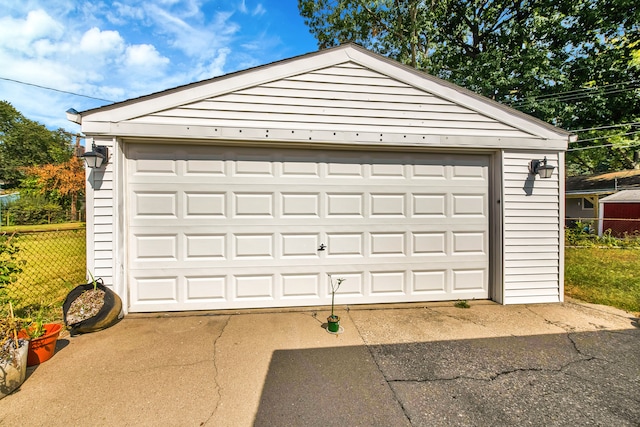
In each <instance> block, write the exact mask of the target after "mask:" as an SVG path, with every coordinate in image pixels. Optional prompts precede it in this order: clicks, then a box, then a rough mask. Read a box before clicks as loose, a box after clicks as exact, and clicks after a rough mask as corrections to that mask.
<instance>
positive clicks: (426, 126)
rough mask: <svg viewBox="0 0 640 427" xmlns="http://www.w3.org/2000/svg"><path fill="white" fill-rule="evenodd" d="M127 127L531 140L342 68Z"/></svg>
mask: <svg viewBox="0 0 640 427" xmlns="http://www.w3.org/2000/svg"><path fill="white" fill-rule="evenodd" d="M130 122H132V123H156V124H163V125H167V124H177V125H181V124H182V125H191V126H219V127H223V128H226V127H228V128H239V127H244V126H247V123H250V127H252V128H263V129H283V128H285V129H291V130H293V131H295V130H309V129H311V130H316V131H335V132H353V131H358V132H365V133H379V134H380V136H381V137H382V136H384V134H389V133H394V134H397V133H410V134H432V135H474V136H499V137H530V136H531V135H530V134H527V133H525V132H523V131H521V130H519V129H516V128H514V127H512V126H509V125H506V124H503V123H501V122H499V121H498V120H495V119H493V118H490V117H487V116H485V115H483V114H480V113H478V112H476V111H473V110H471V109H468V108H465V107H461V106H458V105H456V104H455V103H453V102H450V101H447V100H445V99H442V98H440V97H437V96H434V95H433V94H430V93H428V92H426V91H424V90H421V89H417V88H415V87H412V86H410V85H408V84H406V83H403V82H400V81H398V80H394V79H392V78H390V77H388V76H385V75H383V74H380V73H377V72H374V71H371V70H367V69H366V68H363V67H361V66H358V65H356V64H354V63H345V64H340V65H338V66H333V67H329V68H325V69H322V70H318V71H314V72H310V73H305V74H303V75H298V76H293V77H289V78H284V79H281V80H278V81H274V82H269V83H264V84H262V85H258V86H255V87H250V88H246V89H240V90H237V91H235V92H232V93H228V94H223V95H220V96H216V97H212V98H207V99H205V100H202V101H197V102H193V103H189V104H185V105H182V106H180V107H177V108H171V109H167V110H164V111H160V112H157V113H154V114H150V115H147V116H144V117H139V118H136V119H133V120H130Z"/></svg>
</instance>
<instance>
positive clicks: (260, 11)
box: [251, 3, 267, 16]
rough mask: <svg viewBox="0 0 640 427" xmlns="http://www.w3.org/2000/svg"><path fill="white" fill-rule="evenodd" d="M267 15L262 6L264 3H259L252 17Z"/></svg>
mask: <svg viewBox="0 0 640 427" xmlns="http://www.w3.org/2000/svg"><path fill="white" fill-rule="evenodd" d="M265 13H267V10H266V9H265V8H264V7H263V6H262V3H258V5H257V6H256V8H255V9H253V12H251V15H252V16H261V15H264V14H265Z"/></svg>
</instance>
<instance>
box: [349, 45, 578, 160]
mask: <svg viewBox="0 0 640 427" xmlns="http://www.w3.org/2000/svg"><path fill="white" fill-rule="evenodd" d="M345 53H347V54H348V55H349V57H350V58H351V59H352V60H353V61H354V62H356V63H358V64H360V65H362V66H365V67H368V68H371V69H372V70H374V71H378V72H380V73H382V74H386V75H388V76H390V77H392V78H395V79H397V80H399V81H401V82H403V83H406V84H408V85H411V86H414V87H416V88H418V89H422V90H424V91H427V92H430V93H432V94H434V95H436V96H439V97H441V98H444V99H446V100H447V101H450V102H453V103H455V104H459V105H461V106H464V107H467V108H469V109H471V110H473V111H476V112H477V113H479V114H482V115H485V116H487V117H491V118H492V119H495V120H498V121H499V122H501V123H505V124H507V125H510V126H513V127H515V128H517V129H520V130H522V131H524V132H527V133H529V134H531V135H534V136H538V137H540V138H544V139H564V140H565V141H566V142H565V147H564V150H566V149H567V146H566V144H568V141H569V139H570V138H571V137H572V135H570V134H569V133H568V132H566V131H562V130H561V129H558V131H554V128H553V126H552V125H548V124H545V125H543V124H539V123H536V121H537V120H532V118H531V119H530V118H528V116H527V115H525V114H523V113H520V112H518V111H517V110H512V109H511V108H509V107H506V106H503V105H501V104H499V103H497V102H494V101H491V100H489V99H487V98H484V97H481V96H480V95H477V94H472V93H471V92H470V93H469V94H467V93H465V92H466V91H467V90H466V89H464V88H462V87H459V86H455V85H452V84H450V83H447V82H445V81H442V80H441V79H438V78H436V77H433V76H429V75H428V74H425V73H423V72H421V71H419V70H414V69H412V68H408V67H406V66H404V65H402V64H398V63H395V61H394V62H391V60H389V59H387V58H384V57H382V58H376V57H374V56H372V55H373V54H371V53H369V52H367V51H363V50H360V49H355V48H354V47H350V49H349V50H348V51H346V52H345Z"/></svg>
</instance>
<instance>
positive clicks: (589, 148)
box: [567, 142, 640, 151]
mask: <svg viewBox="0 0 640 427" xmlns="http://www.w3.org/2000/svg"><path fill="white" fill-rule="evenodd" d="M614 145H616V144H604V145H592V146H589V147H580V148H570V149H568V150H567V151H583V150H592V149H594V148H604V147H613V146H614ZM638 145H640V142H636V143H633V144H627V145H616V148H629V147H635V146H638Z"/></svg>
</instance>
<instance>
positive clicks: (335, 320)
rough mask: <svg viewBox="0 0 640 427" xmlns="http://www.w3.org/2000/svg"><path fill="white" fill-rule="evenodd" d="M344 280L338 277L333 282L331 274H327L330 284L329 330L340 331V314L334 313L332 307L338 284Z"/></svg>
mask: <svg viewBox="0 0 640 427" xmlns="http://www.w3.org/2000/svg"><path fill="white" fill-rule="evenodd" d="M345 280H346V279H343V278H339V279H336V280H335V282H334V280H333V278H332V277H331V275H329V284H330V285H331V315H330V316H329V317H327V330H328V331H329V332H333V333H337V332H339V331H340V316H338V315H336V314H335V313H334V312H333V309H334V303H335V297H336V292H337V291H338V289H339V288H340V285H341V284H342V282H344V281H345Z"/></svg>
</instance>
